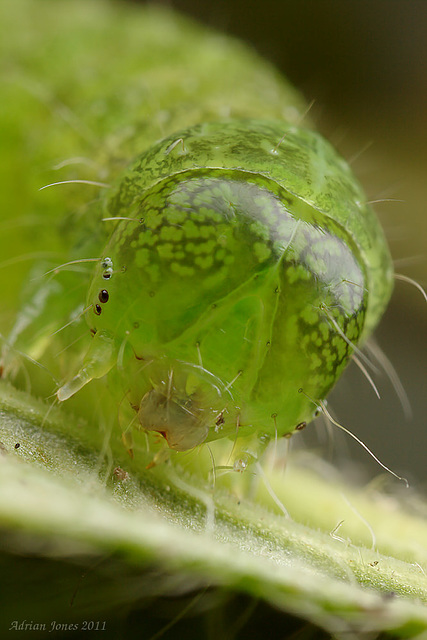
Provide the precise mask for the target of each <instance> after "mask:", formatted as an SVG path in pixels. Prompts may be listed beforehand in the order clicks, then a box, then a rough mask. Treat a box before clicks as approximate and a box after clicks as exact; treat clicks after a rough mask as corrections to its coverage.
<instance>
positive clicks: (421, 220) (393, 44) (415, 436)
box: [135, 0, 427, 488]
mask: <svg viewBox="0 0 427 640" xmlns="http://www.w3.org/2000/svg"><path fill="white" fill-rule="evenodd" d="M135 1H137V0H135ZM159 4H166V5H167V6H172V7H174V8H176V9H178V10H180V11H182V12H183V13H185V14H187V15H190V16H193V17H195V18H197V19H198V20H200V21H201V22H203V23H205V24H208V25H210V26H212V27H214V28H217V29H220V30H221V31H225V32H226V33H229V34H232V35H236V36H238V37H240V38H242V39H244V40H245V41H246V42H249V43H250V44H251V45H252V46H253V47H254V48H255V49H256V50H257V51H258V52H259V53H260V54H262V55H263V56H264V57H266V58H267V59H269V60H271V61H272V62H273V63H274V64H275V65H276V66H277V67H278V68H279V69H281V70H282V71H283V72H284V73H285V74H286V75H287V76H288V78H289V79H290V80H291V81H292V82H293V83H294V84H295V85H296V86H297V87H298V88H299V89H300V90H301V91H302V92H303V94H304V95H305V97H306V98H307V101H308V102H310V101H311V100H315V103H314V105H313V107H312V109H311V112H310V117H311V118H312V120H314V122H315V123H316V126H317V128H318V129H319V130H320V131H321V132H322V133H323V134H324V135H326V136H327V137H328V139H329V140H330V141H331V142H332V143H333V144H334V145H335V146H336V147H337V148H338V149H339V150H340V151H341V153H342V154H343V155H344V157H345V158H347V159H348V160H350V159H353V160H352V166H353V169H354V171H355V173H356V174H357V176H358V177H359V179H360V180H361V182H362V183H363V185H364V187H365V189H366V192H367V194H368V197H369V199H370V200H371V199H372V200H376V199H379V198H395V199H398V200H402V201H403V202H385V203H381V204H377V205H376V206H375V208H376V211H377V213H378V215H379V216H380V218H381V220H382V223H383V225H384V228H385V230H386V234H387V237H388V240H389V243H390V247H391V250H392V254H393V257H394V259H395V261H396V271H397V272H399V273H404V274H406V275H407V276H409V277H411V278H414V279H416V280H417V281H418V282H420V283H421V284H423V285H424V286H425V285H426V284H427V214H426V203H427V179H426V176H427V144H426V143H427V135H426V129H427V37H426V36H427V3H426V2H425V1H424V0H411V1H410V2H408V1H407V0H393V1H390V0H345V2H343V1H341V0H298V1H297V0H292V1H289V0H283V1H279V0H263V2H262V3H260V2H254V1H250V2H248V1H247V0H232V1H230V0H203V1H201V0H169V1H167V2H159ZM376 337H377V340H378V342H379V344H380V346H381V347H382V349H383V351H384V352H385V354H386V355H387V356H388V358H389V359H390V360H391V361H392V363H393V365H394V366H395V368H396V370H397V373H398V375H399V377H400V380H401V382H402V384H403V385H404V387H405V389H406V392H407V394H408V397H409V400H410V403H411V407H412V413H413V416H412V418H411V419H410V420H406V419H405V417H404V414H403V411H402V409H401V407H400V403H399V401H398V399H397V397H396V394H395V392H394V391H393V389H392V386H391V385H390V383H389V382H388V381H387V378H386V376H380V377H379V378H378V377H377V378H376V382H377V384H378V387H379V389H380V393H381V396H382V399H381V401H378V400H377V398H376V397H375V395H374V393H373V391H372V390H371V388H370V387H369V385H368V383H367V382H366V380H365V379H364V378H363V376H362V375H361V374H360V372H359V371H358V370H357V369H356V368H355V367H351V368H350V370H349V371H348V374H346V376H345V378H344V379H343V380H342V381H341V383H340V384H339V385H338V389H337V390H336V391H335V392H334V393H333V395H332V397H331V398H330V406H331V407H332V408H333V409H334V410H335V413H336V415H337V417H338V418H339V420H341V422H343V423H344V424H345V425H346V426H347V427H348V428H350V429H352V430H353V431H354V432H355V433H357V435H358V436H359V437H361V438H362V439H363V440H364V441H365V442H366V443H367V444H368V445H369V446H370V447H371V448H372V449H373V450H374V451H375V452H376V453H377V454H378V455H379V456H380V457H381V459H382V460H383V461H384V462H385V463H386V464H387V465H388V466H391V467H392V468H393V469H395V470H397V471H400V472H401V473H405V474H408V475H409V478H410V479H411V480H412V483H413V484H414V485H415V486H419V487H424V488H426V485H427V465H426V460H425V451H426V450H427V429H426V427H427V305H426V304H425V302H424V301H423V299H422V297H421V295H420V294H419V293H418V292H417V291H416V290H415V289H413V288H412V287H411V286H410V285H407V284H405V283H402V282H398V283H397V284H396V291H395V294H394V296H393V300H392V304H391V306H390V308H389V310H388V312H387V314H386V316H385V318H384V320H383V322H382V324H381V326H380V328H379V330H378V331H377V333H376ZM312 431H314V430H312ZM318 431H319V434H320V441H321V440H322V439H326V440H327V438H326V436H325V432H324V430H323V429H322V428H319V430H318ZM322 434H323V435H322ZM300 440H301V441H300V443H299V445H305V444H306V443H310V444H312V445H314V446H316V443H319V440H318V439H316V438H314V439H311V438H310V434H307V435H306V434H304V440H303V439H302V438H301V439H300ZM295 444H297V443H295ZM299 445H297V446H299ZM332 448H333V450H334V452H333V453H332V454H330V452H329V450H330V443H329V444H328V443H326V445H325V448H324V449H323V455H326V456H328V455H331V456H332V459H333V461H334V463H335V464H338V465H342V466H344V467H345V470H346V474H347V475H348V474H349V466H348V460H354V461H356V460H359V461H362V462H363V466H364V468H366V469H367V471H368V473H369V474H370V475H375V474H377V473H378V472H379V468H378V467H377V466H376V465H375V463H373V462H371V461H370V460H369V459H368V457H367V455H366V453H365V452H364V451H363V450H361V448H360V447H358V445H356V443H354V442H352V441H350V440H349V438H346V437H343V436H342V435H341V434H338V435H336V436H334V442H333V443H332Z"/></svg>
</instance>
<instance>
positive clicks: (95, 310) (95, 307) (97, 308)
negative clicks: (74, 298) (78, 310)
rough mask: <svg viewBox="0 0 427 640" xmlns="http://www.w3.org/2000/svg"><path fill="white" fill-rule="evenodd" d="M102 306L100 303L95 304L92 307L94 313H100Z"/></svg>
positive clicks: (98, 314)
mask: <svg viewBox="0 0 427 640" xmlns="http://www.w3.org/2000/svg"><path fill="white" fill-rule="evenodd" d="M101 311H102V307H101V305H100V304H96V305H95V306H94V308H93V312H94V313H96V315H97V316H100V315H101Z"/></svg>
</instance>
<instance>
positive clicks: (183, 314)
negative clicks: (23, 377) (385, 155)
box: [2, 0, 393, 451]
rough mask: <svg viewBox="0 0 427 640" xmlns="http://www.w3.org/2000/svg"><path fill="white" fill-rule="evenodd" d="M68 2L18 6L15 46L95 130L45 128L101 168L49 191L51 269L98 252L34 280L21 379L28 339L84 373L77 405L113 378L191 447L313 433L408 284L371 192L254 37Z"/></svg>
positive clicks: (56, 364) (21, 71)
mask: <svg viewBox="0 0 427 640" xmlns="http://www.w3.org/2000/svg"><path fill="white" fill-rule="evenodd" d="M62 5H63V6H58V4H57V3H56V4H55V3H52V2H31V1H29V0H26V1H25V2H24V1H23V0H20V1H19V2H17V3H6V6H7V16H6V17H8V18H9V20H10V19H11V18H10V16H12V15H13V16H14V19H15V20H16V15H18V16H19V15H21V18H22V15H23V12H25V15H26V20H28V16H32V17H33V19H34V26H28V24H27V25H26V29H28V30H29V34H30V36H31V37H30V38H29V39H28V34H27V42H26V44H25V45H22V42H23V41H24V38H23V40H22V42H21V41H19V42H18V45H13V46H14V51H15V54H16V58H17V60H16V61H15V67H14V72H13V74H12V82H11V84H12V87H16V86H18V85H19V84H20V86H21V89H20V91H24V93H25V90H26V89H28V88H29V87H34V85H35V83H39V82H42V84H43V87H44V90H45V93H46V95H47V94H48V95H49V96H51V99H52V101H53V102H55V101H56V100H57V99H58V100H59V99H61V104H62V105H63V104H65V105H66V108H67V110H68V111H67V113H68V115H69V114H72V117H73V118H74V119H75V123H77V124H76V126H75V127H74V131H73V127H67V126H65V127H64V125H63V122H62V121H61V123H60V124H59V125H55V124H54V126H53V130H52V131H51V132H49V126H47V125H46V124H44V125H43V131H46V132H47V133H46V147H47V149H48V151H50V153H52V148H51V147H55V154H52V156H51V159H52V162H53V163H54V162H56V161H57V160H58V161H59V160H60V161H64V160H67V158H72V159H76V158H77V159H76V160H75V163H76V164H74V160H70V161H69V162H65V163H64V162H62V165H61V167H65V168H66V169H67V170H70V168H72V170H73V171H75V167H76V165H77V164H79V159H80V158H81V157H83V161H82V162H80V166H82V163H83V165H84V163H86V165H88V163H89V161H90V163H92V165H93V166H94V167H96V169H95V175H94V176H93V175H92V174H90V173H89V172H88V173H86V174H85V173H84V172H81V173H80V175H79V177H78V178H77V180H83V181H84V180H87V181H92V182H94V183H95V187H92V186H90V184H89V185H85V186H83V185H81V184H76V185H68V186H67V185H62V186H59V185H58V186H56V187H53V188H52V190H51V191H50V192H48V191H47V190H46V191H42V192H41V194H40V195H39V198H38V200H37V202H36V203H35V207H36V208H38V210H39V211H42V209H43V198H46V200H45V201H44V202H45V204H44V208H45V209H46V211H45V212H44V214H45V215H46V218H45V223H44V224H45V225H48V226H49V229H50V236H52V234H53V233H55V241H54V245H55V248H58V251H59V253H60V255H61V258H62V259H61V260H60V261H59V262H58V261H57V262H56V263H55V262H53V263H49V265H48V264H47V263H43V264H42V265H41V266H40V264H39V265H36V266H35V267H34V270H33V272H32V273H33V275H34V274H38V275H40V274H41V273H43V272H46V271H49V268H48V267H50V268H52V265H53V266H54V265H55V264H56V265H58V264H59V265H60V264H61V263H64V264H65V265H68V267H69V268H70V269H80V268H81V267H82V266H83V267H85V266H86V265H85V264H84V261H85V260H86V259H89V258H91V259H92V260H95V262H96V264H95V269H94V272H92V273H88V272H85V273H81V272H79V273H77V274H76V273H73V272H72V271H71V272H70V271H67V270H65V268H64V269H63V268H59V269H58V272H57V274H55V273H54V274H52V273H50V274H48V276H45V277H44V278H41V279H40V278H39V279H38V280H35V281H33V280H32V279H31V278H29V279H28V280H29V282H37V284H36V285H34V284H33V285H31V289H32V290H31V293H30V294H28V295H27V299H26V300H27V301H26V304H24V306H23V307H22V309H21V311H20V312H19V313H18V319H17V321H16V322H15V325H14V326H13V328H12V330H11V332H10V335H9V338H8V339H7V340H6V342H5V346H4V348H3V358H2V360H3V365H2V366H3V371H4V372H5V375H6V373H7V372H8V371H9V372H11V373H10V375H12V373H13V370H14V364H13V363H14V362H15V360H16V351H17V350H19V351H25V353H27V354H28V355H29V356H31V357H32V358H34V359H37V360H39V361H40V362H42V363H43V364H46V366H48V367H49V369H50V370H52V371H53V372H55V375H56V376H57V377H59V378H62V379H65V382H63V383H62V384H61V385H60V386H59V389H58V390H57V397H58V399H59V400H60V401H65V400H67V399H68V398H70V397H71V396H73V395H74V394H77V395H79V394H78V393H77V392H79V391H80V389H81V388H82V387H83V386H85V385H87V384H88V383H90V382H91V380H93V379H96V378H104V377H105V376H106V380H107V381H108V392H106V393H107V395H108V398H109V401H111V399H113V403H115V404H116V406H117V408H118V415H119V418H118V419H119V421H120V422H121V428H122V429H123V430H125V429H126V425H129V424H137V425H138V428H140V429H142V430H144V431H147V432H155V433H157V434H161V436H163V437H164V439H165V440H166V442H167V444H168V446H169V447H170V448H171V449H173V450H176V451H187V450H189V449H192V448H194V447H196V446H197V445H200V444H202V443H204V442H209V441H211V440H216V439H219V438H224V437H228V438H231V439H234V438H235V437H236V436H237V435H238V436H239V437H240V436H241V437H246V436H252V435H254V437H255V438H257V440H258V441H259V442H262V443H264V444H265V443H266V442H267V441H268V440H269V439H270V438H271V437H275V436H284V435H288V434H291V433H293V432H294V431H296V430H298V429H300V428H302V427H303V426H304V425H305V424H306V423H307V422H309V421H311V420H312V419H313V417H314V415H315V412H316V409H317V405H316V403H317V401H322V400H323V399H324V398H325V397H326V395H327V394H328V392H329V391H330V389H331V388H332V387H333V386H334V384H335V383H336V381H337V380H338V379H339V377H340V375H341V373H342V371H343V369H344V368H345V366H346V365H347V363H348V361H349V359H350V358H351V355H352V353H353V352H354V350H355V349H356V348H357V345H358V344H360V343H361V342H363V341H364V340H365V339H366V338H367V337H368V335H369V334H370V333H371V332H372V331H373V329H374V328H375V326H376V324H377V323H378V321H379V319H380V318H381V315H382V313H383V311H384V309H385V307H386V305H387V303H388V300H389V298H390V295H391V291H392V284H393V269H392V264H391V259H390V254H389V251H388V248H387V244H386V241H385V239H384V235H383V232H382V230H381V227H380V225H379V223H378V220H377V218H376V216H375V214H374V212H373V211H372V209H371V208H370V207H369V206H368V205H367V204H366V198H365V196H364V194H363V191H362V190H361V188H360V186H359V184H358V183H357V181H356V180H355V178H354V176H353V175H352V173H351V170H350V169H349V167H348V165H347V164H346V162H345V161H344V160H343V159H342V158H340V157H339V155H338V154H337V153H336V152H335V151H334V150H333V149H332V148H331V146H330V145H329V144H328V143H327V142H326V141H325V140H324V139H323V138H322V137H321V136H320V135H318V134H317V133H315V132H314V131H311V130H310V129H308V128H305V127H303V122H301V116H302V114H303V112H304V106H303V105H302V103H301V100H300V98H299V96H298V95H297V94H296V93H295V92H294V90H293V89H292V88H290V87H289V85H288V84H287V83H286V81H285V80H284V79H283V78H281V77H278V75H277V74H276V72H275V71H274V70H273V69H271V68H270V66H269V65H268V64H267V63H266V62H264V61H262V60H260V59H258V58H257V57H256V56H255V55H254V54H253V53H252V52H250V51H248V50H247V49H246V48H245V47H243V46H242V45H240V44H239V43H236V42H234V41H232V40H230V39H228V38H223V37H222V36H219V35H217V34H212V33H210V32H208V31H206V30H204V29H201V28H199V27H196V26H195V25H193V24H191V23H187V22H186V21H183V20H182V19H181V18H177V17H176V16H174V15H172V14H170V13H167V12H162V11H161V12H158V11H155V10H153V9H145V10H135V11H134V10H131V9H130V7H126V9H125V10H123V9H121V8H120V7H117V6H116V5H114V4H110V3H98V2H94V3H93V4H91V5H90V8H88V7H87V3H79V2H73V3H67V2H65V3H62ZM64 7H65V8H64ZM3 11H4V9H3ZM37 24H39V25H40V26H41V32H42V37H43V42H44V45H43V47H44V48H43V51H46V50H47V51H48V53H47V54H44V53H42V52H41V50H39V49H38V47H37V43H39V44H40V40H39V39H40V37H41V36H40V34H39V33H38V31H37V28H36V27H37ZM58 34H60V37H58ZM18 40H19V39H18ZM28 42H29V44H28ZM76 42H78V46H77V45H76V44H75V43H76ZM111 42H113V43H114V47H113V48H110V46H111ZM9 45H10V46H12V45H11V44H10V43H9ZM21 45H22V46H21ZM34 51H36V54H34ZM101 54H102V55H101ZM67 56H68V58H67ZM104 56H105V57H104ZM58 60H60V62H61V63H63V65H64V66H63V69H62V70H61V72H60V73H59V72H58V68H57V67H58V66H59V65H56V66H55V64H56V61H58ZM66 82H69V87H65V84H66ZM37 86H40V85H37ZM22 87H24V89H22ZM11 90H15V89H11ZM18 93H19V91H18ZM21 98H22V97H21ZM54 115H55V116H58V113H56V114H54ZM55 119H56V118H55V117H54V118H53V120H55ZM59 119H61V118H59ZM75 123H74V124H75ZM32 126H33V127H34V124H32ZM82 132H83V134H82ZM86 132H89V133H86ZM73 134H74V137H73ZM55 137H56V139H55ZM61 142H63V143H64V148H62V149H61V148H60V143H61ZM58 153H59V156H60V157H58ZM75 176H76V174H72V177H73V178H74V179H76V177H75ZM61 178H62V176H61ZM49 181H50V182H62V181H63V180H62V179H61V180H58V179H56V180H49ZM64 181H65V180H64ZM97 183H99V184H102V183H104V184H105V188H104V187H103V186H98V187H96V184H97ZM94 188H95V189H97V191H98V192H99V191H100V192H101V193H100V194H99V195H98V196H96V197H95V199H94V200H93V201H91V202H90V203H89V204H87V203H85V201H84V197H86V198H87V193H88V192H87V191H86V192H85V191H84V190H85V189H94ZM61 189H62V191H61ZM66 189H69V191H68V195H67V194H66V191H65V190H66ZM71 189H72V190H73V191H72V193H71ZM53 191H55V194H58V195H56V196H55V198H57V199H56V200H54V201H53V202H52V201H51V200H48V199H47V198H48V197H49V196H48V194H49V193H52V192H53ZM70 193H71V195H70ZM61 194H62V195H61ZM52 197H53V196H52ZM91 197H93V196H91ZM61 198H62V202H61ZM58 206H59V207H61V208H60V209H58ZM50 208H51V210H50ZM59 211H62V212H63V215H61V220H60V221H58V220H57V219H56V216H58V214H59ZM62 243H63V246H62ZM82 310H83V312H82ZM83 319H84V320H85V321H86V323H87V325H88V327H87V329H86V330H85V331H83V329H82V325H83ZM64 325H67V326H66V327H65V329H64V330H62V331H61V328H62V327H63V326H64ZM91 335H92V337H90V336H91ZM80 337H82V339H81V340H80V341H78V342H76V343H75V344H74V341H75V340H76V339H77V338H80ZM85 341H86V343H87V347H85V346H84V344H83V343H84V342H85ZM61 347H62V348H65V351H62V349H61ZM86 349H87V353H86V355H84V353H85V350H86ZM58 351H61V355H60V357H57V355H56V354H57V353H58ZM89 387H90V385H89ZM301 391H303V393H301Z"/></svg>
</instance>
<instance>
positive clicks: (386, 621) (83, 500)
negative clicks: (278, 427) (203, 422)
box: [0, 384, 427, 637]
mask: <svg viewBox="0 0 427 640" xmlns="http://www.w3.org/2000/svg"><path fill="white" fill-rule="evenodd" d="M0 407H1V428H0V433H1V436H0V439H1V442H2V456H1V464H0V521H1V525H2V550H3V553H2V562H3V563H4V564H5V567H8V571H7V583H8V585H9V588H8V589H7V592H6V594H5V596H4V597H3V603H4V606H3V607H2V611H3V614H2V617H3V620H2V625H3V628H5V627H7V625H8V623H9V621H13V620H15V619H16V620H21V619H22V618H23V617H25V618H30V617H31V618H32V619H33V620H35V619H37V620H38V621H39V622H43V621H45V620H46V615H47V613H49V612H50V615H51V616H52V613H53V612H54V613H55V619H56V618H58V619H61V617H62V618H63V617H64V616H65V618H66V620H68V621H69V620H76V619H77V620H79V619H82V617H85V618H86V619H87V617H88V615H98V614H99V613H102V614H103V615H105V614H106V613H109V615H111V612H112V611H114V608H115V607H117V606H118V605H119V604H120V605H124V604H126V605H128V606H129V605H131V604H132V602H134V600H135V599H136V598H137V597H138V595H140V593H143V594H144V595H145V597H146V598H148V597H153V596H154V595H157V596H158V595H159V594H160V595H161V594H163V595H166V594H171V593H172V594H179V593H181V592H182V591H183V590H184V591H185V590H187V589H194V588H195V586H197V587H199V588H200V587H203V586H205V587H209V588H212V587H214V586H216V587H221V588H222V589H227V590H229V589H232V590H233V591H241V592H243V593H246V594H248V595H250V596H252V597H254V598H262V599H264V600H266V601H268V602H270V603H271V604H273V605H274V606H276V607H279V608H280V609H282V610H283V611H285V612H288V613H289V614H293V615H297V616H299V617H301V618H304V619H306V620H309V621H311V622H312V623H314V624H316V625H317V626H320V627H323V628H325V629H327V630H328V631H330V632H332V633H338V632H339V633H343V634H344V632H345V631H346V630H347V631H349V630H353V631H354V630H356V631H360V632H361V631H364V632H367V631H390V632H392V633H394V634H396V635H398V636H399V637H414V636H415V635H416V634H418V633H421V632H422V631H425V630H427V611H426V609H425V603H427V579H426V576H425V574H424V570H423V566H424V567H425V566H426V565H427V545H426V540H427V524H426V522H425V521H424V520H423V519H422V518H420V517H417V516H414V515H409V514H408V513H405V511H404V509H403V508H402V506H401V505H400V504H399V502H398V500H397V499H395V498H392V497H390V496H384V495H383V496H381V495H380V494H378V493H377V492H373V491H371V492H369V491H367V490H365V491H356V490H354V489H350V488H349V487H346V486H345V485H343V484H342V482H341V481H340V480H337V479H335V480H334V482H333V483H331V482H328V481H325V480H324V479H322V478H320V477H319V476H318V475H316V473H315V472H314V471H313V470H310V469H307V468H303V467H294V468H291V469H288V470H287V471H286V473H284V474H283V472H278V471H274V470H270V471H266V473H267V476H266V482H265V483H262V482H261V481H260V477H258V479H257V483H258V484H259V486H258V488H257V490H256V491H255V493H256V494H257V495H256V497H255V498H251V497H250V496H249V491H248V490H247V487H246V488H245V483H246V480H247V477H246V479H245V481H244V482H240V483H239V482H237V487H236V486H234V490H233V491H231V492H230V491H228V490H226V488H221V486H218V487H217V488H216V489H214V490H211V488H210V487H209V486H206V485H205V484H204V483H203V481H202V480H201V478H200V477H197V476H196V475H193V476H191V475H190V474H188V473H187V474H186V473H185V472H183V473H182V475H181V474H179V472H178V471H175V470H172V469H171V468H170V467H169V465H167V464H163V465H161V466H159V467H158V468H156V469H155V470H149V471H147V470H145V469H143V467H142V466H141V460H138V459H135V460H134V461H132V460H131V459H130V458H129V459H128V460H127V459H126V456H127V454H126V453H125V451H124V449H123V450H122V451H121V452H120V447H117V451H111V452H110V454H109V455H110V459H109V460H108V457H109V456H106V460H104V458H103V456H100V454H99V451H100V450H99V449H96V448H94V446H93V443H91V442H90V441H89V439H88V437H87V433H88V430H87V428H84V429H82V428H81V427H82V425H80V429H79V425H78V424H76V423H75V421H74V419H73V417H72V416H70V415H68V414H66V413H65V412H64V411H62V410H59V409H57V408H55V409H54V410H52V411H50V412H49V414H48V416H47V417H46V411H47V407H46V405H45V404H44V403H41V402H38V401H35V400H34V399H33V398H31V397H30V396H28V395H26V394H24V393H22V392H18V391H16V390H15V389H13V388H12V387H10V386H8V385H6V384H1V386H0ZM79 431H80V436H79V437H77V436H76V433H79ZM89 433H90V430H89ZM18 443H19V447H18V448H17V445H18ZM117 467H120V469H121V476H120V477H121V478H122V479H120V478H118V477H117V476H116V475H114V473H113V469H114V468H117ZM267 468H268V467H267ZM233 476H234V477H233V481H235V480H236V479H237V481H238V480H239V477H240V478H245V476H244V474H243V475H239V474H233ZM234 484H235V483H234ZM239 485H240V486H239ZM262 485H263V486H262ZM267 486H268V487H269V488H273V487H274V489H275V492H276V496H277V498H278V499H279V500H282V501H283V503H284V504H285V505H286V508H287V509H288V510H289V512H290V514H291V516H292V518H287V517H285V515H284V514H283V513H277V512H276V513H275V512H274V510H273V507H274V503H271V504H270V505H268V500H269V493H268V491H267V490H266V487H267ZM239 491H240V492H241V493H242V495H241V497H240V499H238V498H237V493H238V492H239ZM245 492H246V495H245ZM252 492H253V487H252ZM270 500H271V498H270ZM276 511H280V509H276ZM339 519H343V520H345V528H344V525H343V527H342V528H341V529H339V531H336V533H335V534H333V535H331V533H330V531H331V529H332V528H333V527H331V523H335V525H336V524H338V522H339ZM373 532H375V540H373V535H374V534H373ZM370 547H374V548H370ZM23 554H24V555H25V556H27V557H30V558H32V560H28V564H29V565H31V564H32V563H33V564H34V559H35V558H38V559H39V561H38V564H37V569H36V572H35V574H34V575H31V579H30V580H29V579H28V577H25V578H24V577H23V575H22V573H21V572H20V571H15V570H14V569H13V567H14V566H15V562H16V564H17V566H19V564H20V563H22V555H23ZM16 558H21V559H20V560H19V559H17V560H15V559H16ZM42 559H43V560H42ZM53 559H54V560H55V565H54V566H55V568H56V569H57V571H58V573H59V575H61V574H62V573H63V577H64V581H65V588H64V585H63V588H62V592H61V593H54V594H53V592H54V591H55V590H54V588H53V585H52V583H51V581H44V580H43V575H44V572H45V571H48V572H49V571H52V569H53V567H52V562H53ZM60 562H61V563H64V564H65V565H68V568H67V570H66V571H64V570H63V567H62V565H61V564H60ZM70 566H71V567H72V568H73V569H74V571H71V576H72V577H71V578H70V568H69V567H70ZM76 566H77V567H86V570H87V567H89V571H91V569H90V567H94V566H95V567H96V566H98V569H99V567H101V568H102V571H99V570H98V571H94V574H95V575H92V576H91V577H90V580H89V583H90V589H88V588H87V585H86V584H84V583H85V580H84V578H82V579H81V581H79V579H78V576H77V575H76V571H75V567H76ZM107 568H108V571H107ZM153 571H155V574H156V576H157V579H156V580H155V581H154V582H155V584H154V583H152V580H151V578H150V576H151V575H152V572H153ZM105 573H107V577H106V576H105ZM108 574H109V575H108ZM129 576H131V578H130V577H129ZM136 576H138V580H139V583H138V588H136V583H137V582H138V580H136ZM37 578H39V580H37ZM56 578H58V575H57V576H56ZM34 579H35V580H36V581H37V588H36V592H35V591H34V590H33V589H34V587H35V585H34V583H33V580H34ZM129 581H130V582H129ZM94 583H95V585H96V586H94ZM54 584H55V582H54ZM18 590H20V591H21V592H22V594H23V595H22V597H20V598H19V603H17V601H16V593H17V591H18ZM75 591H76V593H75ZM53 596H54V597H53ZM52 597H53V600H50V598H52ZM43 601H44V606H45V611H44V613H42V612H43V608H40V602H43ZM71 601H72V603H73V606H70V602H71ZM27 612H29V613H27ZM37 612H38V613H37Z"/></svg>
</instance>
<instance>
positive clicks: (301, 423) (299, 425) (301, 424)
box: [295, 422, 307, 431]
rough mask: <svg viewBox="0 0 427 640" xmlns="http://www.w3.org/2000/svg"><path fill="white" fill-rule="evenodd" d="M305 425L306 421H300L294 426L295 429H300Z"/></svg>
mask: <svg viewBox="0 0 427 640" xmlns="http://www.w3.org/2000/svg"><path fill="white" fill-rule="evenodd" d="M306 426H307V423H306V422H300V423H299V424H297V426H296V427H295V431H301V429H304V428H305V427H306Z"/></svg>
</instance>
